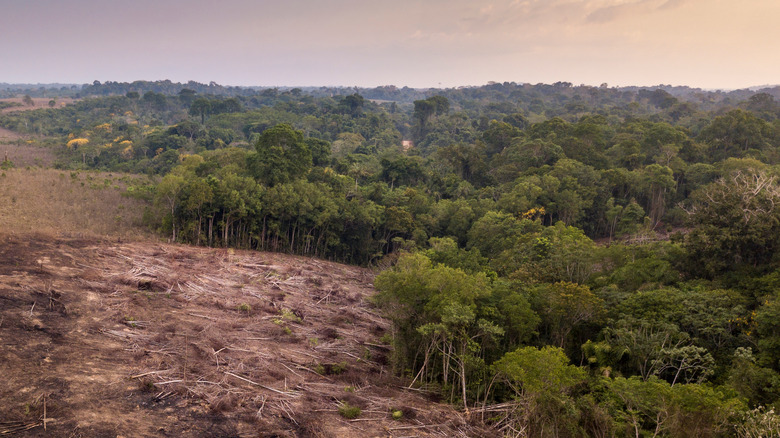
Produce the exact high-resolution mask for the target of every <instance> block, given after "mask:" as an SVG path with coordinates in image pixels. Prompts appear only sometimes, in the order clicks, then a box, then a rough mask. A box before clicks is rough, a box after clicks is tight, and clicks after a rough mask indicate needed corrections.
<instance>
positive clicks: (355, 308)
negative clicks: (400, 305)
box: [0, 235, 495, 438]
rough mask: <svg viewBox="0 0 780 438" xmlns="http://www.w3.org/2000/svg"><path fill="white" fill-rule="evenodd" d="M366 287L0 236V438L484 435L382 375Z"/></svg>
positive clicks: (233, 255)
mask: <svg viewBox="0 0 780 438" xmlns="http://www.w3.org/2000/svg"><path fill="white" fill-rule="evenodd" d="M372 280H373V274H372V272H371V271H368V270H365V269H362V268H358V267H350V266H343V265H338V264H335V263H330V262H326V261H322V260H315V259H307V258H302V257H294V256H287V255H282V254H271V253H258V252H249V251H233V250H224V249H208V248H196V247H188V246H181V245H170V244H159V243H116V242H108V241H100V240H96V239H93V240H84V239H80V240H79V239H66V238H54V237H48V236H42V235H13V236H11V235H6V236H0V376H2V382H3V383H2V385H0V435H5V434H6V433H7V434H13V435H14V436H63V437H79V436H83V437H112V438H113V437H118V436H122V437H136V436H138V437H140V436H176V437H206V436H228V437H229V436H235V437H257V436H278V437H294V436H300V437H304V436H315V437H361V438H362V437H400V436H419V437H423V436H446V437H452V436H462V437H464V436H495V432H494V433H490V431H485V430H482V429H479V428H478V427H476V426H472V425H470V424H469V423H468V422H467V421H465V420H464V419H463V417H462V416H461V415H460V414H459V413H458V412H456V411H455V410H454V409H453V408H451V407H449V406H446V405H442V404H438V403H435V402H433V401H432V398H431V397H432V396H426V394H425V393H423V392H420V391H418V390H408V389H406V388H405V387H404V386H403V384H402V382H401V381H400V380H398V379H397V378H395V377H393V376H391V375H390V374H389V373H388V365H387V355H388V353H389V351H388V349H387V347H385V346H383V345H381V343H380V341H379V338H380V337H381V336H382V334H384V333H385V332H386V330H388V328H389V324H388V322H387V321H386V320H384V319H382V318H381V317H379V316H378V315H377V313H376V310H375V309H373V307H372V305H371V304H370V301H369V300H367V298H368V297H369V296H370V295H371V294H372V293H373V288H372ZM343 402H347V403H349V404H350V405H355V406H359V407H361V408H362V415H361V416H360V417H359V418H357V419H355V420H347V419H345V418H343V417H341V416H340V415H339V414H338V407H339V405H340V404H341V403H343ZM391 408H392V409H401V410H402V411H403V412H404V415H403V418H402V419H400V420H393V419H392V418H391V414H390V412H391V411H390V409H391ZM44 421H45V426H46V430H45V431H44Z"/></svg>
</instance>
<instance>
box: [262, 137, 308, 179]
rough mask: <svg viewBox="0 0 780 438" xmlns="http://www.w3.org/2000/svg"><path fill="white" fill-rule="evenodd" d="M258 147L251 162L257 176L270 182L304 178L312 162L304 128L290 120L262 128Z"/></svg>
mask: <svg viewBox="0 0 780 438" xmlns="http://www.w3.org/2000/svg"><path fill="white" fill-rule="evenodd" d="M255 148H256V149H257V154H256V155H255V156H254V157H252V163H251V167H252V169H253V172H254V175H255V178H257V180H258V181H261V182H263V183H264V184H267V185H269V186H273V185H275V184H279V183H284V182H288V181H293V180H295V179H297V178H301V177H303V176H304V175H305V174H306V173H307V172H308V171H309V169H310V168H311V165H312V154H311V151H310V150H309V147H308V146H307V144H306V142H305V141H304V140H303V132H301V131H297V130H295V129H293V127H292V126H290V125H287V124H280V125H276V126H274V127H273V128H269V129H267V130H265V131H263V133H262V134H261V135H260V138H258V140H257V143H255Z"/></svg>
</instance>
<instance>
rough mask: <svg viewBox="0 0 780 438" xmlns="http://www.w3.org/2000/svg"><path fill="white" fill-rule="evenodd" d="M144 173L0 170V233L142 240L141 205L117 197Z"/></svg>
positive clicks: (123, 197)
mask: <svg viewBox="0 0 780 438" xmlns="http://www.w3.org/2000/svg"><path fill="white" fill-rule="evenodd" d="M142 178H143V177H139V176H128V175H120V174H111V173H100V172H66V171H60V170H53V169H24V168H15V169H8V170H4V171H0V224H2V226H1V227H0V231H2V232H5V233H29V232H36V233H45V234H59V235H75V236H105V237H118V238H119V237H121V238H143V237H148V236H150V233H149V231H147V230H146V229H144V228H143V227H142V224H141V220H142V216H143V212H144V209H145V208H146V203H145V202H144V201H141V200H138V199H132V198H128V197H125V196H122V193H123V192H124V191H125V188H126V187H127V185H128V183H132V181H134V180H141V179H142Z"/></svg>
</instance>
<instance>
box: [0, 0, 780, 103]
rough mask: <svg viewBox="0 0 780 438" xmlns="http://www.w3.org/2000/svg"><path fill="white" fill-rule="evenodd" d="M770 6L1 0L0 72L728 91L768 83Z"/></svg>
mask: <svg viewBox="0 0 780 438" xmlns="http://www.w3.org/2000/svg"><path fill="white" fill-rule="evenodd" d="M778 20H780V1H778V0H742V1H734V0H496V1H490V0H483V1H468V0H418V1H413V0H393V1H387V0H386V1H378V0H286V1H268V0H220V1H204V0H133V1H119V0H67V1H64V0H0V82H7V83H54V82H59V83H91V82H92V81H94V80H99V81H101V82H103V81H128V82H130V81H134V80H163V79H170V80H172V81H174V82H186V81H189V80H194V81H197V82H203V83H208V82H211V81H214V82H217V83H219V84H223V85H242V86H250V85H256V86H360V87H374V86H380V85H396V86H399V87H401V86H409V87H458V86H471V85H484V84H486V83H488V82H490V81H496V82H505V81H509V82H518V83H523V82H527V83H540V82H542V83H553V82H557V81H566V82H571V83H573V84H575V85H579V84H587V85H600V84H602V83H607V84H608V85H609V86H628V85H641V86H650V85H658V84H671V85H688V86H692V87H700V88H707V89H714V88H720V89H735V88H745V87H749V86H758V85H767V84H778V83H780V51H778V50H777V47H776V44H777V41H780V26H779V25H778V24H777V22H778Z"/></svg>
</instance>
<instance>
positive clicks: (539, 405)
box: [0, 81, 780, 436]
mask: <svg viewBox="0 0 780 438" xmlns="http://www.w3.org/2000/svg"><path fill="white" fill-rule="evenodd" d="M26 92H27V94H28V95H31V94H34V93H39V92H46V93H49V94H47V97H49V96H51V97H52V98H53V99H56V97H57V96H71V97H79V99H78V100H77V101H76V102H75V103H74V104H72V105H68V106H65V107H63V108H40V109H35V110H32V111H24V112H8V113H5V114H2V115H0V126H2V127H4V128H7V129H11V130H14V131H18V132H23V133H29V134H35V135H40V136H42V137H40V138H42V140H40V141H41V142H42V143H44V144H45V145H47V146H49V147H51V148H53V149H54V150H56V152H57V154H58V157H59V161H58V166H59V167H62V168H66V169H74V170H79V169H85V170H86V169H101V170H111V171H123V172H132V173H142V174H147V175H149V176H150V178H149V183H148V184H146V185H136V186H133V187H131V188H130V189H129V190H128V195H129V196H136V197H140V198H145V199H148V200H149V202H150V208H149V211H148V212H147V218H148V223H149V225H150V226H151V227H154V228H156V229H158V230H159V231H160V233H162V234H164V235H166V236H169V237H170V239H172V240H173V241H179V242H187V243H192V244H196V245H208V246H225V247H238V248H251V249H260V250H271V251H283V252H289V253H295V254H302V255H310V256H316V257H324V258H330V259H334V260H339V261H344V262H348V263H355V264H364V265H378V266H381V267H385V268H387V269H386V270H385V271H384V272H382V273H381V274H380V275H379V276H378V277H377V280H376V287H377V289H378V290H379V293H378V295H377V298H376V302H377V305H378V306H380V307H381V308H382V309H383V311H384V312H386V314H387V315H388V316H389V317H390V318H391V319H392V321H393V323H394V333H393V339H392V342H393V346H394V352H395V358H394V365H395V369H396V371H397V372H399V373H401V374H404V375H407V376H408V377H409V379H410V382H411V383H413V384H415V385H424V386H425V387H426V388H428V389H432V390H435V391H437V392H439V393H440V394H442V396H443V397H444V398H446V399H447V400H448V401H450V402H452V403H456V404H458V405H461V406H462V407H463V408H464V409H465V410H467V411H468V410H481V412H482V413H483V414H484V415H483V419H484V420H485V421H488V422H491V423H492V424H495V425H496V426H497V427H499V428H501V430H502V431H503V432H504V433H506V434H511V433H514V432H518V431H521V430H525V431H526V433H528V434H530V435H531V436H542V435H543V436H547V435H553V434H556V435H557V436H629V435H630V436H658V435H669V436H730V435H733V434H735V433H736V434H739V435H741V436H758V434H761V433H763V434H766V433H768V432H767V431H768V430H774V432H773V433H778V430H777V427H778V424H780V422H779V420H778V418H777V417H776V416H775V415H774V413H773V411H771V407H772V406H774V405H776V404H777V403H778V400H780V332H779V331H778V329H779V328H780V289H779V288H780V281H779V280H778V279H779V278H780V276H779V275H780V270H778V268H779V267H780V265H778V261H779V257H780V254H779V253H778V252H779V251H780V182H779V181H778V177H779V176H780V168H778V164H780V105H778V102H777V100H776V99H778V98H780V87H775V88H768V89H763V90H758V91H751V90H738V91H732V92H722V91H705V90H700V89H692V88H687V87H671V86H660V87H651V88H642V87H620V88H610V87H609V86H607V85H606V84H604V85H602V86H601V87H589V86H573V85H572V84H569V83H556V84H552V85H545V84H536V85H531V84H516V83H494V84H489V85H486V86H482V87H468V88H457V89H443V90H436V89H426V90H419V89H410V88H397V87H392V86H386V87H377V88H373V89H357V88H331V87H321V88H290V89H279V88H265V89H253V88H240V87H223V86H219V85H217V84H213V83H212V84H208V85H205V84H198V83H192V82H191V83H187V84H177V83H171V82H170V81H161V82H141V81H139V82H134V83H115V82H106V83H99V82H95V83H94V84H91V85H87V86H83V87H80V88H78V89H76V88H72V87H67V86H66V87H61V88H59V89H56V90H55V89H52V90H48V91H47V90H43V91H40V90H37V89H36V90H33V89H29V90H26ZM4 93H8V94H10V93H18V90H15V89H12V88H10V87H7V88H5V91H4ZM57 93H61V94H57ZM34 97H38V96H37V95H36V96H34ZM735 425H736V426H735ZM772 427H774V428H775V429H771V428H772ZM762 428H763V429H762ZM513 431H514V432H513ZM764 436H767V435H764Z"/></svg>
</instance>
